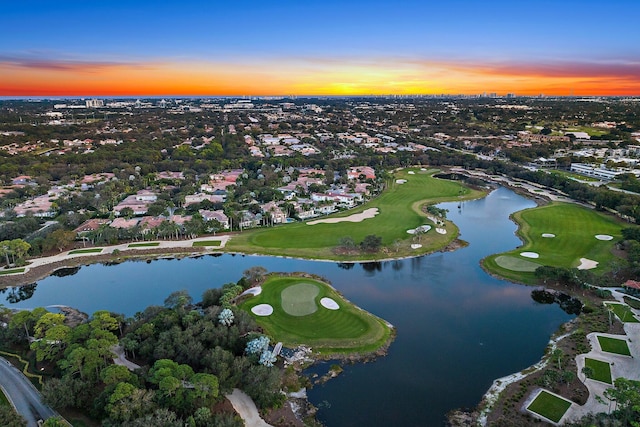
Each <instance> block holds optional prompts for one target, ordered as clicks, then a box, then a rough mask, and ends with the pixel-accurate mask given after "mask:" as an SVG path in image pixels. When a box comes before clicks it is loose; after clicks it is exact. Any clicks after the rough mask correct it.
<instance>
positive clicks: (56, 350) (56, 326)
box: [31, 313, 71, 361]
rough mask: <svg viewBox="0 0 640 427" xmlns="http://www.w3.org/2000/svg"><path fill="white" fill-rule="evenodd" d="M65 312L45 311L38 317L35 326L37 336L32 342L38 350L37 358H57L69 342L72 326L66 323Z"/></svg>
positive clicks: (32, 346) (33, 346)
mask: <svg viewBox="0 0 640 427" xmlns="http://www.w3.org/2000/svg"><path fill="white" fill-rule="evenodd" d="M64 320H65V318H64V314H58V313H45V314H44V315H43V316H42V317H40V318H39V319H38V321H37V322H36V325H35V328H34V331H35V332H34V336H35V337H36V338H37V340H35V341H34V342H32V343H31V349H32V350H35V351H36V359H37V360H38V361H42V360H45V359H47V360H55V359H56V358H57V357H58V356H59V355H60V353H61V352H62V350H64V348H65V347H66V346H67V345H68V344H69V335H70V333H71V328H70V327H68V326H67V325H65V324H64Z"/></svg>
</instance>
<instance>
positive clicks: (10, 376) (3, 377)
mask: <svg viewBox="0 0 640 427" xmlns="http://www.w3.org/2000/svg"><path fill="white" fill-rule="evenodd" d="M0 386H1V387H2V390H3V391H4V392H5V394H6V395H7V398H8V399H9V402H11V404H12V405H13V407H14V408H15V409H16V411H17V412H18V413H19V414H20V415H22V416H23V417H24V419H25V420H26V421H27V426H28V427H37V425H38V420H46V419H47V418H50V417H54V416H58V413H57V412H55V411H54V410H53V409H51V408H50V407H49V406H47V405H45V404H44V403H43V402H42V395H41V394H40V392H39V391H38V390H37V389H36V388H35V387H34V385H33V384H31V382H30V381H29V380H28V379H27V377H25V376H24V374H23V373H22V372H20V371H19V370H18V369H17V368H16V367H14V366H13V365H11V364H10V363H9V361H8V360H7V359H5V358H3V357H0Z"/></svg>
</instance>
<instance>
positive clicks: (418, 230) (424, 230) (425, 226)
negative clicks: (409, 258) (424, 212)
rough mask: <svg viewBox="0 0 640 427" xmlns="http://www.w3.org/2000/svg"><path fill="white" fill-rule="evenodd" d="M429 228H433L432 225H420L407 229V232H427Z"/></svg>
mask: <svg viewBox="0 0 640 427" xmlns="http://www.w3.org/2000/svg"><path fill="white" fill-rule="evenodd" d="M429 230H431V226H430V225H421V226H420V227H416V228H412V229H410V230H407V233H409V234H416V233H426V232H427V231H429Z"/></svg>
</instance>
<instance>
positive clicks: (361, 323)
mask: <svg viewBox="0 0 640 427" xmlns="http://www.w3.org/2000/svg"><path fill="white" fill-rule="evenodd" d="M326 298H330V299H331V300H333V301H334V302H335V303H336V304H335V305H334V304H327V299H326ZM321 300H324V303H321ZM265 304H266V305H269V306H271V307H273V312H272V313H271V314H270V315H255V313H253V312H252V308H253V307H256V306H260V305H262V306H263V307H264V305H265ZM239 307H240V308H241V309H242V310H245V311H246V312H248V313H250V314H251V315H252V316H253V317H254V318H255V320H256V322H258V324H259V325H260V326H261V327H262V328H263V329H264V330H265V332H266V333H267V335H269V336H270V337H271V339H272V340H273V341H276V342H278V341H280V342H282V343H283V344H284V345H285V346H287V347H296V346H298V345H308V346H310V347H311V348H312V349H313V350H314V351H317V352H319V353H322V354H335V353H370V352H374V351H376V350H378V349H379V348H380V347H382V346H384V345H385V344H386V343H388V341H389V340H390V338H391V327H390V326H389V325H387V324H386V322H384V321H383V320H382V319H380V318H378V317H375V316H373V315H371V314H369V313H367V312H365V311H363V310H360V309H359V308H357V307H355V306H354V305H353V304H351V303H349V302H348V301H346V300H345V299H344V298H342V296H341V295H340V294H339V293H338V292H336V291H335V290H334V289H333V288H331V287H330V286H329V285H327V284H325V283H322V282H320V281H317V280H312V279H308V278H301V277H296V276H279V275H272V276H270V277H269V278H268V279H267V280H266V281H265V282H264V283H263V284H262V292H261V293H260V294H259V295H256V296H251V297H249V298H248V299H246V300H244V301H243V302H241V303H240V304H239Z"/></svg>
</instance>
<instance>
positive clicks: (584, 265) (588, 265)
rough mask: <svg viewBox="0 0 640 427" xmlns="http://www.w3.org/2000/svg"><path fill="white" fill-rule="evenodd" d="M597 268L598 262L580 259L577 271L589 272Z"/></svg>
mask: <svg viewBox="0 0 640 427" xmlns="http://www.w3.org/2000/svg"><path fill="white" fill-rule="evenodd" d="M597 266H598V261H594V260H592V259H587V258H580V265H579V266H578V267H577V268H578V270H591V269H592V268H596V267H597Z"/></svg>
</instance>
